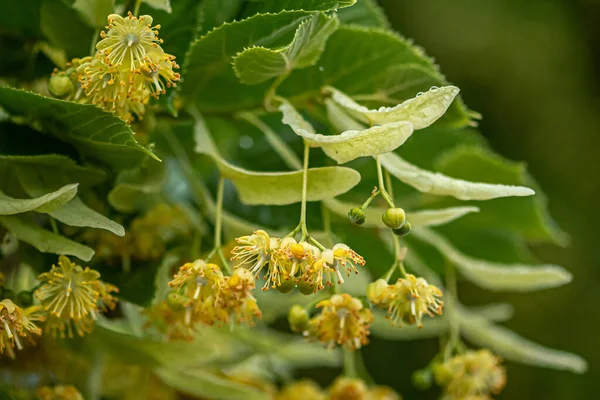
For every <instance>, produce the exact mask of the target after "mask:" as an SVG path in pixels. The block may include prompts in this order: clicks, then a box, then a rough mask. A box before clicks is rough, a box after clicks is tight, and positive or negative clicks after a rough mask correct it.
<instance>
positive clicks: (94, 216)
mask: <svg viewBox="0 0 600 400" xmlns="http://www.w3.org/2000/svg"><path fill="white" fill-rule="evenodd" d="M50 215H51V216H52V217H54V218H56V219H57V220H59V221H60V222H62V223H63V224H67V225H69V226H77V227H88V228H97V229H105V230H107V231H110V232H112V233H114V234H115V235H118V236H125V229H124V228H123V227H122V226H121V225H120V224H118V223H116V222H115V221H112V220H110V219H108V218H106V217H105V216H104V215H102V214H100V213H99V212H97V211H94V210H92V209H91V208H89V207H88V206H86V205H85V204H84V203H83V201H81V199H80V198H79V197H75V198H74V199H73V200H71V201H70V202H68V203H67V204H65V206H64V207H62V208H59V209H58V210H56V211H53V212H51V213H50Z"/></svg>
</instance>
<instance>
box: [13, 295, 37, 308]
mask: <svg viewBox="0 0 600 400" xmlns="http://www.w3.org/2000/svg"><path fill="white" fill-rule="evenodd" d="M17 303H19V306H21V307H29V306H30V305H32V304H33V292H26V291H22V292H19V293H17Z"/></svg>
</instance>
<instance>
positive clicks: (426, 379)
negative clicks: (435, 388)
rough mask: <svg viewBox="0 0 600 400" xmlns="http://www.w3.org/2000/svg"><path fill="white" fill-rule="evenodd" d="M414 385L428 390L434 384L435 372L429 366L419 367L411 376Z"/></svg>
mask: <svg viewBox="0 0 600 400" xmlns="http://www.w3.org/2000/svg"><path fill="white" fill-rule="evenodd" d="M411 380H412V383H413V385H414V386H415V387H416V388H417V389H420V390H427V389H429V388H430V387H431V385H433V372H432V371H431V369H429V368H425V369H419V370H417V371H415V372H413V374H412V376H411Z"/></svg>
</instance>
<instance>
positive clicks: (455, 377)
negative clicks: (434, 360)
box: [434, 349, 506, 400]
mask: <svg viewBox="0 0 600 400" xmlns="http://www.w3.org/2000/svg"><path fill="white" fill-rule="evenodd" d="M434 376H435V381H436V383H437V384H438V385H439V386H441V387H443V388H444V396H443V397H442V399H444V400H459V399H481V400H486V399H487V400H490V399H491V397H489V395H490V394H498V393H500V391H501V390H502V388H504V385H505V384H506V370H505V369H504V367H502V366H501V365H500V358H498V357H496V356H494V355H493V354H492V353H491V352H490V351H489V350H487V349H482V350H477V351H474V350H469V351H467V352H465V353H463V354H460V355H458V356H455V357H453V358H451V359H449V360H448V361H446V362H444V363H443V364H438V365H437V366H435V367H434Z"/></svg>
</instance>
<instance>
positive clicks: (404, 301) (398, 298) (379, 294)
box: [367, 274, 444, 328]
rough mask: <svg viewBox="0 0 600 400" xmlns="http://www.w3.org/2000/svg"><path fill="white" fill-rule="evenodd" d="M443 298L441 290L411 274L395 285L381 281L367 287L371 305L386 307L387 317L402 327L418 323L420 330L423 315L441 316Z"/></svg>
mask: <svg viewBox="0 0 600 400" xmlns="http://www.w3.org/2000/svg"><path fill="white" fill-rule="evenodd" d="M441 297H442V291H441V290H440V289H438V288H437V287H436V286H434V285H430V284H428V283H427V281H426V280H425V279H423V278H417V277H415V276H414V275H411V274H407V275H406V278H405V279H398V281H397V282H396V283H395V284H394V285H388V283H387V281H385V280H384V279H378V280H377V281H375V282H373V283H371V284H369V286H368V287H367V298H368V299H369V301H370V302H371V304H373V305H376V306H378V307H382V308H387V310H388V315H387V318H388V319H389V320H390V321H391V322H392V324H394V325H400V326H401V325H402V322H406V323H408V324H414V323H417V326H418V327H419V328H420V327H422V326H423V315H425V314H427V315H429V316H430V317H433V316H434V313H435V314H442V307H443V305H444V302H443V301H441V300H440V298H441Z"/></svg>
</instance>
